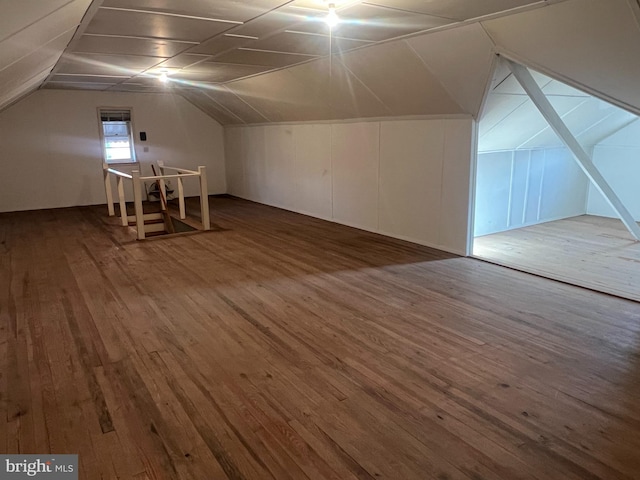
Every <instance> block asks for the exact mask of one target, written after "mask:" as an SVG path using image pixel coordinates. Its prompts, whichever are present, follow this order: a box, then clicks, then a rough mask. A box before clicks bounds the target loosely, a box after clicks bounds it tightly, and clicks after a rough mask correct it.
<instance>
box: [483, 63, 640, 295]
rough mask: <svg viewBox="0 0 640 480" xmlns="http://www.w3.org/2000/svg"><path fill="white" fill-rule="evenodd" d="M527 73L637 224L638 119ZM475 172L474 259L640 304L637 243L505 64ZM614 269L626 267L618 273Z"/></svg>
mask: <svg viewBox="0 0 640 480" xmlns="http://www.w3.org/2000/svg"><path fill="white" fill-rule="evenodd" d="M529 72H530V73H531V75H532V76H533V78H534V79H535V83H536V84H537V85H538V86H539V87H540V89H541V91H542V92H543V93H544V97H545V98H546V99H547V100H548V101H549V103H550V104H551V105H552V107H553V109H554V110H555V111H556V112H557V113H558V115H559V116H560V117H561V119H562V122H563V124H564V125H566V126H567V127H568V129H569V131H570V132H571V134H572V135H573V137H575V138H576V139H577V140H578V142H579V144H580V145H581V146H582V148H583V149H584V150H585V151H586V152H587V153H588V155H589V156H590V158H591V159H592V161H593V164H594V165H595V166H596V168H597V170H598V172H599V173H601V174H602V177H604V179H605V180H606V182H607V183H608V184H609V185H610V186H611V188H612V189H613V190H614V192H615V194H616V195H617V197H618V198H619V199H620V200H621V201H622V203H623V204H624V206H625V207H626V209H627V210H628V211H629V212H630V214H631V215H632V216H633V219H634V220H635V221H636V222H637V221H639V220H640V193H639V192H640V189H639V188H638V183H640V121H639V120H638V117H637V116H635V115H634V114H632V113H629V112H627V111H625V110H622V109H620V108H618V107H616V106H613V105H611V104H608V103H607V102H604V101H603V100H600V99H598V98H595V97H593V96H591V95H589V94H586V93H584V92H582V91H579V90H577V89H575V88H573V87H571V86H569V85H566V84H564V83H562V82H560V81H558V80H555V79H552V78H550V77H548V76H546V75H543V74H541V73H538V72H535V71H533V70H529ZM476 172H477V173H476V180H475V202H474V205H475V207H474V242H473V243H474V245H473V255H474V256H477V257H480V258H483V259H487V260H490V261H494V262H497V263H501V264H505V265H508V266H511V267H515V268H520V269H523V270H526V271H530V272H533V273H536V274H541V275H544V276H549V277H552V278H556V279H559V280H563V281H567V282H569V283H574V284H579V285H582V286H587V287H590V288H594V289H599V290H603V291H607V292H609V293H614V294H617V295H621V296H626V297H629V298H630V297H633V298H636V297H637V298H636V299H638V300H640V294H638V293H633V290H634V289H633V287H632V286H630V285H635V284H637V283H635V281H634V282H629V275H632V276H633V275H636V276H637V277H638V278H637V280H638V281H640V273H636V272H635V270H637V267H634V265H637V262H640V243H637V242H636V241H635V239H634V238H633V236H632V234H631V233H629V231H628V230H627V228H625V226H624V225H623V224H622V222H620V220H619V216H618V214H617V212H616V211H615V210H614V209H613V208H612V207H611V206H610V204H609V202H608V201H607V199H606V198H605V196H603V195H602V194H601V193H600V191H599V188H598V186H597V185H596V184H594V183H593V182H592V181H591V180H590V178H589V177H588V176H587V175H585V173H584V171H583V169H582V168H581V166H580V164H579V162H577V161H576V158H575V155H574V154H573V152H572V150H571V149H569V148H567V146H565V144H564V143H563V141H562V140H561V139H560V138H559V137H558V135H556V133H555V132H554V129H552V128H551V126H550V124H549V123H548V122H547V120H545V118H544V117H543V115H542V114H541V113H540V111H539V110H538V108H537V107H536V105H535V102H534V101H532V98H530V97H529V95H527V93H526V92H525V90H524V89H523V88H522V86H521V85H520V83H519V82H518V80H517V79H516V77H515V76H514V75H513V74H512V72H511V70H510V69H509V66H508V64H507V63H506V61H505V60H501V61H500V62H499V63H498V66H497V68H496V72H495V75H494V78H493V83H492V85H491V88H490V90H489V94H488V97H487V99H486V102H485V108H484V111H483V114H482V116H481V118H480V122H479V131H478V156H477V168H476ZM629 260H633V261H629ZM612 262H613V263H612ZM617 262H619V263H620V265H619V266H617V267H613V272H616V273H612V265H613V264H616V263H617ZM627 270H628V271H629V272H630V273H627ZM603 275H604V276H606V277H607V278H603ZM625 283H626V284H627V286H626V287H625V285H624V284H625ZM629 283H630V285H629ZM619 284H620V285H619ZM634 296H635V297H634Z"/></svg>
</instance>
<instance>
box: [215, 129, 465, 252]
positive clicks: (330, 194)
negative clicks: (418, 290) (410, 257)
mask: <svg viewBox="0 0 640 480" xmlns="http://www.w3.org/2000/svg"><path fill="white" fill-rule="evenodd" d="M472 130H473V122H472V120H471V119H470V118H468V119H427V120H406V121H405V120H402V121H400V120H398V121H382V122H359V123H333V124H327V123H318V124H290V125H270V126H246V127H235V126H234V127H227V128H225V145H226V158H227V174H228V189H229V193H231V194H233V195H236V196H239V197H242V198H246V199H249V200H254V201H256V202H260V203H265V204H268V205H273V206H276V207H280V208H284V209H287V210H292V211H295V212H300V213H304V214H307V215H311V216H314V217H318V218H323V219H326V220H331V221H334V222H337V223H341V224H345V225H350V226H354V227H357V228H361V229H363V230H368V231H372V232H379V233H382V234H385V235H388V236H391V237H396V238H401V239H406V240H410V241H413V242H416V243H420V244H423V245H428V246H433V247H436V248H440V249H442V250H447V251H450V252H454V253H458V254H461V255H464V254H465V253H466V246H467V233H468V208H469V190H470V189H469V182H470V177H469V175H470V173H469V172H470V165H471V161H470V159H471V145H472Z"/></svg>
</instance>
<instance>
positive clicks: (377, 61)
mask: <svg viewBox="0 0 640 480" xmlns="http://www.w3.org/2000/svg"><path fill="white" fill-rule="evenodd" d="M0 1H3V2H5V3H7V4H8V5H11V8H9V9H8V10H7V9H5V10H3V19H8V20H6V21H7V23H10V24H11V25H14V24H15V22H14V21H13V18H15V19H19V20H21V21H24V22H25V25H26V24H29V23H30V22H33V18H31V17H29V16H28V15H26V14H25V12H24V11H23V8H24V7H25V6H26V7H27V9H28V8H29V6H30V5H31V8H32V9H35V7H34V6H37V5H39V4H41V3H48V4H49V10H47V12H45V13H44V14H49V15H50V16H51V14H52V13H53V11H52V10H53V9H54V8H56V7H58V8H61V7H62V6H65V7H66V6H68V5H69V4H74V5H75V6H76V7H79V6H82V8H79V10H82V12H80V15H78V14H77V12H76V15H75V16H74V15H65V18H66V19H67V20H68V21H69V23H71V24H73V29H72V30H70V31H69V34H68V35H66V36H64V35H63V36H60V37H59V38H58V37H56V38H55V40H56V42H54V43H53V44H51V45H49V48H48V49H47V51H49V50H55V51H56V52H57V53H59V48H60V47H61V46H64V45H65V44H66V43H67V42H69V40H70V39H71V37H73V38H72V39H71V41H70V42H69V45H68V47H67V48H66V50H65V53H64V55H63V57H62V58H61V59H60V61H59V62H57V64H56V65H55V68H54V69H53V72H52V73H51V74H50V75H47V73H48V72H49V70H50V69H51V65H52V64H53V63H55V60H57V58H56V57H55V56H54V55H52V56H50V57H47V58H42V57H33V58H32V62H31V64H34V65H35V64H38V65H39V66H40V67H42V68H41V69H40V70H38V72H34V73H36V74H37V73H39V75H37V76H36V75H31V77H30V79H31V80H32V82H31V88H35V87H37V86H38V85H39V84H40V83H41V82H42V79H43V77H47V78H46V82H45V88H64V89H91V90H107V91H136V92H157V91H165V90H167V89H172V90H177V91H178V92H179V93H182V94H183V95H184V96H185V97H186V98H188V99H189V100H190V101H192V102H193V103H195V104H196V105H197V106H198V107H200V108H201V109H202V110H204V111H206V112H207V113H209V114H210V115H212V116H214V118H216V119H217V120H219V121H220V122H221V123H224V124H227V123H255V122H265V121H281V120H317V119H334V118H352V117H370V116H389V115H414V114H435V113H454V114H455V113H472V114H475V113H477V110H478V106H479V104H480V99H481V93H478V92H482V91H484V86H482V87H480V88H479V90H478V88H470V87H468V86H467V85H461V82H460V81H459V80H457V81H456V78H457V77H458V75H459V74H464V75H466V74H470V76H471V77H472V78H473V79H474V80H478V79H479V83H480V84H482V82H483V77H486V70H487V69H488V68H489V67H488V65H480V67H481V68H480V73H479V74H475V70H474V69H472V68H466V67H467V66H468V65H478V62H477V61H475V62H474V60H476V59H477V56H476V55H478V54H479V56H480V58H488V57H489V53H490V51H491V48H492V44H491V42H490V41H489V39H488V37H487V36H486V35H485V34H484V32H482V31H481V29H480V28H479V27H478V26H476V28H475V29H470V30H464V29H463V30H461V34H460V35H461V38H457V37H456V36H455V35H454V34H452V33H445V32H439V33H438V34H437V35H438V37H434V41H439V42H440V41H443V42H452V49H444V48H439V49H438V48H435V49H434V48H432V47H430V46H429V45H426V44H425V43H424V42H419V41H416V42H412V43H409V42H405V41H404V40H402V41H397V42H393V43H388V42H389V41H390V40H393V39H395V38H398V37H404V36H407V35H416V34H418V33H420V32H434V31H436V30H438V29H442V28H449V27H452V26H457V25H461V26H465V25H466V24H467V23H468V22H470V21H472V20H473V19H477V18H479V17H483V18H484V17H485V16H487V15H489V16H493V15H502V14H507V13H511V12H512V11H514V9H515V11H519V10H520V9H523V8H524V9H527V8H535V7H538V6H545V5H547V4H548V3H553V2H557V1H563V0H483V1H481V2H480V1H473V2H469V1H468V0H336V1H335V2H332V3H335V4H336V7H337V10H338V14H339V16H340V18H341V22H340V24H339V25H338V26H336V27H335V28H334V29H333V30H332V31H331V35H329V33H330V31H329V28H328V26H327V25H326V24H325V23H324V21H323V19H324V17H325V16H326V14H327V8H328V4H329V2H328V1H326V0H216V1H211V0H182V1H180V2H175V1H169V0H94V1H93V2H92V4H91V7H90V9H89V12H88V13H87V15H86V17H85V19H84V21H83V22H82V24H81V25H80V28H78V30H77V32H76V33H75V35H74V34H73V32H75V26H76V25H77V22H78V21H79V17H81V16H82V13H83V11H84V10H86V8H87V6H88V5H87V3H88V0H85V1H84V2H81V1H80V0H76V1H75V2H68V3H65V2H64V0H58V1H56V0H53V1H50V2H38V1H37V0H27V1H23V2H14V1H12V0H0ZM5 11H8V12H9V14H8V15H4V13H5ZM23 17H24V18H23ZM52 18H53V17H52ZM71 18H73V21H71V20H69V19H71ZM51 21H53V20H51ZM69 28H70V29H71V26H69ZM43 30H44V29H42V28H40V27H37V28H36V30H34V32H35V31H37V32H42V31H43ZM65 31H66V30H65ZM16 39H17V37H16ZM50 40H54V38H51V39H50ZM478 40H479V41H478ZM19 42H20V43H21V44H25V45H27V44H28V42H23V40H19ZM36 43H37V44H38V45H40V46H42V45H45V44H44V43H43V40H41V39H39V40H37V42H36ZM9 50H10V49H9V48H7V49H2V46H1V45H0V56H1V55H3V54H4V55H8V54H9V53H10V52H9ZM451 50H453V51H451ZM458 50H460V52H458ZM479 50H481V52H479ZM329 53H332V54H333V60H332V61H331V62H329V61H328V60H327V58H328V56H329ZM436 57H438V58H436ZM447 57H449V58H452V59H453V62H455V64H456V65H458V66H457V67H456V68H455V69H453V71H447V68H446V65H447V60H446V59H447ZM458 59H459V60H460V62H459V61H458ZM45 64H48V65H45ZM482 67H484V68H482ZM403 72H405V73H404V74H403ZM162 73H166V74H167V75H168V76H169V78H170V81H169V82H167V84H166V85H162V84H160V82H159V81H158V77H159V76H160V75H161V74H162ZM24 76H25V74H23V73H22V72H16V73H15V74H14V73H13V72H8V74H7V75H6V82H7V83H11V85H20V86H21V87H23V86H25V85H26V83H27V82H25V81H24ZM448 81H450V82H451V85H450V86H445V85H443V83H446V82H448ZM485 83H486V82H485ZM425 90H427V91H425ZM3 91H5V90H3ZM307 91H311V92H313V96H312V98H307V97H306V96H305V95H304V93H305V92H307ZM292 94H295V98H293V97H291V95H292ZM7 98H15V94H14V92H13V91H12V92H9V93H8V94H7ZM283 100H284V102H283ZM298 107H299V108H298Z"/></svg>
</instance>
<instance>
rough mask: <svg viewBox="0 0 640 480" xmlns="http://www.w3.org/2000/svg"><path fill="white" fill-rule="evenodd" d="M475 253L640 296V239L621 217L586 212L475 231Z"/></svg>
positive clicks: (634, 297)
mask: <svg viewBox="0 0 640 480" xmlns="http://www.w3.org/2000/svg"><path fill="white" fill-rule="evenodd" d="M473 253H474V255H476V256H477V257H479V258H483V259H486V260H489V261H491V262H495V263H497V264H499V265H505V266H508V267H512V268H516V269H518V270H523V271H525V272H531V273H535V274H536V275H542V276H544V277H548V278H554V279H557V280H560V281H563V282H567V283H570V284H573V285H579V286H583V287H586V288H591V289H593V290H597V291H600V292H605V293H610V294H612V295H618V296H621V297H623V298H629V299H631V300H636V301H638V302H640V242H635V241H634V240H633V239H632V237H631V234H630V233H629V232H628V231H627V229H626V228H625V226H624V225H623V224H622V222H621V221H620V220H618V219H614V218H604V217H596V216H593V215H582V216H579V217H573V218H567V219H564V220H558V221H555V222H547V223H542V224H540V225H534V226H532V227H526V228H519V229H517V230H509V231H507V232H500V233H496V234H493V235H486V236H483V237H477V238H476V239H475V241H474V249H473Z"/></svg>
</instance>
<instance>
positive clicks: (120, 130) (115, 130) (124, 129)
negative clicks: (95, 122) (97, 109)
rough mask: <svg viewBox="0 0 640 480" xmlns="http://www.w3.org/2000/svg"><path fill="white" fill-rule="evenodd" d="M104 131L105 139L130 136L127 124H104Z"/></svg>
mask: <svg viewBox="0 0 640 480" xmlns="http://www.w3.org/2000/svg"><path fill="white" fill-rule="evenodd" d="M102 130H103V132H104V136H105V137H116V136H118V137H128V136H129V128H128V125H127V122H102Z"/></svg>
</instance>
